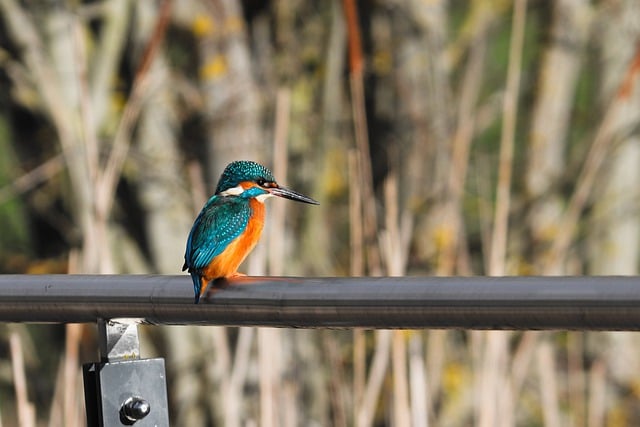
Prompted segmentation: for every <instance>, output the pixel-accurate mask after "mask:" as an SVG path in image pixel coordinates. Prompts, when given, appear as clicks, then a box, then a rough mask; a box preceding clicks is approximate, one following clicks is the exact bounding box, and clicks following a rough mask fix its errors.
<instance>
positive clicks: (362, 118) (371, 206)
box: [343, 0, 382, 276]
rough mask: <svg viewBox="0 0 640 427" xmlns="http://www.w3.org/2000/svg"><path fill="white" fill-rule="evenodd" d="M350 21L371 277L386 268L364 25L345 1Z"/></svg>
mask: <svg viewBox="0 0 640 427" xmlns="http://www.w3.org/2000/svg"><path fill="white" fill-rule="evenodd" d="M343 7H344V13H345V17H346V22H347V34H348V41H349V87H350V89H351V107H352V114H353V125H354V133H355V140H356V149H357V153H358V159H359V162H358V166H359V180H358V187H360V191H362V208H363V215H362V221H363V234H364V240H365V243H366V244H365V250H366V255H367V265H368V267H369V274H371V275H372V276H380V275H381V274H382V266H381V262H380V253H379V250H378V246H377V243H376V238H377V228H378V220H377V214H376V204H375V193H374V191H373V171H372V167H371V153H370V151H369V132H368V126H367V111H366V108H365V96H364V83H363V72H364V69H363V54H362V44H361V40H360V24H359V22H358V10H357V5H356V2H355V0H343Z"/></svg>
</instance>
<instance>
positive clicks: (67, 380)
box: [63, 323, 84, 427]
mask: <svg viewBox="0 0 640 427" xmlns="http://www.w3.org/2000/svg"><path fill="white" fill-rule="evenodd" d="M83 327H84V326H83V325H82V324H78V323H70V324H67V325H65V331H66V340H65V351H64V378H63V382H64V395H63V410H64V411H63V412H64V425H65V426H66V427H75V426H78V425H79V424H80V422H81V420H80V419H79V418H78V415H79V412H78V402H79V401H80V400H81V393H78V385H79V382H78V375H79V370H78V366H79V355H78V350H79V347H80V339H81V337H82V329H83Z"/></svg>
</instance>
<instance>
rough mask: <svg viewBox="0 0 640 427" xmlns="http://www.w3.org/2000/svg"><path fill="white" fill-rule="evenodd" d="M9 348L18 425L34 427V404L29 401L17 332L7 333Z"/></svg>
mask: <svg viewBox="0 0 640 427" xmlns="http://www.w3.org/2000/svg"><path fill="white" fill-rule="evenodd" d="M9 349H10V353H11V368H12V374H13V385H14V389H15V393H16V410H17V413H18V426H19V427H35V425H36V409H35V406H34V405H33V404H32V403H31V402H29V396H28V394H27V376H26V373H25V366H24V354H23V352H22V343H21V341H20V335H18V333H16V332H11V333H10V335H9Z"/></svg>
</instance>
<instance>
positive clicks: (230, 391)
mask: <svg viewBox="0 0 640 427" xmlns="http://www.w3.org/2000/svg"><path fill="white" fill-rule="evenodd" d="M253 330H254V328H238V341H237V343H236V348H235V352H234V361H233V368H232V370H231V373H230V375H229V376H228V378H227V380H226V388H225V390H226V391H225V393H224V399H225V404H224V425H225V426H227V427H240V426H241V425H242V407H243V388H244V384H245V382H246V378H247V374H248V371H249V362H250V359H251V357H250V356H251V344H252V342H253Z"/></svg>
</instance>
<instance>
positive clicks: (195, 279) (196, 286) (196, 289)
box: [190, 271, 202, 304]
mask: <svg viewBox="0 0 640 427" xmlns="http://www.w3.org/2000/svg"><path fill="white" fill-rule="evenodd" d="M190 273H191V280H193V292H194V293H195V304H197V303H198V301H200V289H201V287H202V284H201V282H200V275H199V274H198V273H197V272H195V271H191V272H190Z"/></svg>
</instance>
